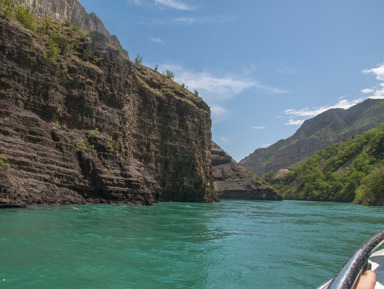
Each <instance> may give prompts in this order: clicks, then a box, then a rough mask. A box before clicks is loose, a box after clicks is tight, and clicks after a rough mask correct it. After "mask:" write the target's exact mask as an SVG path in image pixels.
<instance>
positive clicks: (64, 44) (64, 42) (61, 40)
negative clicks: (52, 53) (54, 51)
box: [50, 34, 70, 54]
mask: <svg viewBox="0 0 384 289" xmlns="http://www.w3.org/2000/svg"><path fill="white" fill-rule="evenodd" d="M50 41H52V42H54V43H55V44H56V46H57V48H58V49H60V51H61V54H67V53H68V52H69V51H70V44H69V41H68V39H67V38H65V37H63V36H61V35H59V34H54V35H52V36H51V37H50Z"/></svg>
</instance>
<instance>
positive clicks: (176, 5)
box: [155, 0, 195, 10]
mask: <svg viewBox="0 0 384 289" xmlns="http://www.w3.org/2000/svg"><path fill="white" fill-rule="evenodd" d="M155 4H160V5H163V6H167V7H169V8H173V9H177V10H194V9H195V8H193V7H191V6H189V5H188V4H185V3H183V2H181V1H175V0H155Z"/></svg>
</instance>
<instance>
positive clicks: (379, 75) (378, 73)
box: [363, 64, 384, 81]
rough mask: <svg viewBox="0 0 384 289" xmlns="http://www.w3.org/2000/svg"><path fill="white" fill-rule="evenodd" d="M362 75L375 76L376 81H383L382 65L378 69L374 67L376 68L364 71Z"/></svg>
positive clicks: (383, 70) (383, 67)
mask: <svg viewBox="0 0 384 289" xmlns="http://www.w3.org/2000/svg"><path fill="white" fill-rule="evenodd" d="M363 73H365V74H368V73H372V74H375V75H376V79H377V80H380V81H384V64H381V65H380V66H379V67H376V68H371V69H364V70H363Z"/></svg>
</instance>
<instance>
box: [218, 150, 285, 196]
mask: <svg viewBox="0 0 384 289" xmlns="http://www.w3.org/2000/svg"><path fill="white" fill-rule="evenodd" d="M211 155H212V167H213V175H214V182H215V186H216V189H217V191H218V192H219V197H220V199H242V200H281V199H282V198H281V197H280V195H279V194H278V193H276V192H275V191H274V190H273V189H272V188H271V187H270V186H268V185H266V184H264V183H263V182H262V181H261V180H260V179H258V178H257V176H256V175H255V174H254V173H253V172H251V171H249V170H247V169H245V168H244V167H243V166H241V165H239V164H238V163H236V162H235V161H234V160H233V159H232V158H231V157H230V156H229V155H228V154H226V153H225V152H224V151H223V150H222V149H221V148H220V147H219V146H218V145H216V144H215V143H213V144H212V149H211Z"/></svg>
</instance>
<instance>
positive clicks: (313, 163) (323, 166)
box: [265, 124, 384, 205]
mask: <svg viewBox="0 0 384 289" xmlns="http://www.w3.org/2000/svg"><path fill="white" fill-rule="evenodd" d="M265 179H266V180H267V181H269V182H270V183H271V184H272V185H273V187H274V188H275V189H276V190H277V191H279V192H280V193H281V195H282V196H283V197H284V198H287V199H301V200H319V201H339V202H354V203H357V204H365V205H380V204H382V202H383V200H384V124H380V125H379V126H378V127H377V128H374V129H371V130H369V131H367V132H365V133H363V134H360V135H357V136H354V137H351V138H350V139H348V140H345V141H343V142H340V143H337V144H334V145H332V146H329V147H328V148H326V149H324V150H322V151H320V152H318V153H316V154H315V155H313V156H312V157H310V158H308V159H307V160H305V161H303V162H300V163H298V164H296V165H293V166H291V167H289V168H288V169H285V170H279V171H277V172H274V173H268V174H266V175H265Z"/></svg>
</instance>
